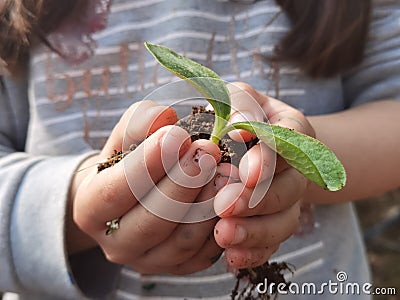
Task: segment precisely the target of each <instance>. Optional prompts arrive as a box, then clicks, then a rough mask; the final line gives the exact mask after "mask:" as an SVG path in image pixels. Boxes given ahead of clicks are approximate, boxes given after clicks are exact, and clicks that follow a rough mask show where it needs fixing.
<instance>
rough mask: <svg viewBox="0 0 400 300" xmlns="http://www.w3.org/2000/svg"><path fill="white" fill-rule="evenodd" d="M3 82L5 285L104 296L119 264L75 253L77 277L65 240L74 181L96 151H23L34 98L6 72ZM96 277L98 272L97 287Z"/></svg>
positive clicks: (1, 257)
mask: <svg viewBox="0 0 400 300" xmlns="http://www.w3.org/2000/svg"><path fill="white" fill-rule="evenodd" d="M0 82H1V85H0V199H1V201H0V268H1V271H0V291H9V292H16V293H18V294H21V295H43V296H44V297H43V299H45V298H49V299H81V298H84V297H94V295H97V296H96V299H99V298H100V297H99V296H100V295H99V294H100V293H101V294H102V296H104V295H106V294H108V293H110V292H112V291H113V289H114V287H115V282H116V278H117V274H118V273H119V272H118V271H119V266H117V265H115V264H111V263H109V262H107V261H106V260H105V258H104V256H103V255H101V251H98V250H97V251H93V254H90V253H84V254H82V257H85V260H83V259H79V255H77V256H75V257H74V258H73V261H76V260H79V261H80V264H79V267H76V272H78V273H77V276H76V278H75V276H73V275H72V272H71V263H70V262H71V261H70V258H69V257H68V254H67V252H66V245H65V217H66V206H67V199H68V193H69V186H70V182H71V180H72V177H73V174H74V172H75V171H76V169H77V167H78V166H79V164H80V163H81V162H82V161H83V160H84V159H86V158H87V157H88V156H90V155H93V152H92V153H86V154H83V155H71V156H56V157H53V156H33V155H30V154H28V153H25V152H23V144H24V143H25V132H26V129H27V119H28V118H25V121H23V120H24V117H23V116H26V115H28V105H27V103H28V102H27V100H26V98H24V97H23V93H22V92H21V90H19V89H24V85H23V84H21V83H19V84H18V85H15V86H13V85H7V84H6V82H7V81H6V80H5V79H4V78H3V79H2V78H1V77H0ZM10 89H11V90H10ZM10 94H12V95H14V96H15V95H18V97H10ZM11 98H12V99H11ZM18 116H20V117H18ZM21 131H25V132H21ZM82 270H85V271H84V274H81V273H82V272H83V271H82ZM74 272H75V270H74ZM88 278H89V279H88ZM90 278H96V280H97V287H96V286H95V285H93V283H92V282H91V281H90ZM98 287H101V288H98ZM28 298H29V297H28Z"/></svg>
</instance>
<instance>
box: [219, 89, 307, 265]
mask: <svg viewBox="0 0 400 300" xmlns="http://www.w3.org/2000/svg"><path fill="white" fill-rule="evenodd" d="M228 88H229V90H230V92H231V96H232V107H233V108H234V109H235V110H236V111H237V113H234V114H233V116H232V120H231V121H232V122H238V121H246V120H248V121H249V120H250V121H263V119H264V113H265V115H266V116H267V118H268V120H269V122H270V123H272V124H276V125H280V126H284V127H288V128H292V129H294V130H297V131H300V132H302V133H305V134H308V135H311V136H314V135H315V134H314V130H313V128H312V127H311V125H310V124H309V122H308V121H307V119H306V118H305V116H304V115H303V114H302V113H301V112H300V111H298V110H296V109H294V108H292V107H290V106H288V105H286V104H285V103H283V102H281V101H278V100H276V99H273V98H269V97H268V96H266V95H263V94H261V93H259V92H257V91H256V90H254V89H253V88H252V87H251V86H249V85H247V84H243V83H238V84H235V85H230V86H229V87H228ZM239 112H240V113H239ZM238 135H240V136H241V137H242V138H243V139H245V140H249V139H250V138H252V136H251V134H249V133H247V132H241V131H237V132H234V133H233V134H232V135H231V137H233V138H234V139H239V136H238ZM273 161H274V152H272V150H270V149H269V148H268V147H267V146H266V145H264V144H261V143H259V144H257V145H256V146H254V147H253V148H251V149H250V150H249V151H248V152H247V153H246V155H245V156H244V157H243V158H242V160H241V162H240V165H239V174H240V178H241V182H242V183H234V184H229V185H227V186H225V187H224V188H223V189H222V190H221V191H220V192H219V193H218V194H217V196H216V198H215V202H214V206H215V210H216V212H217V213H218V214H219V215H220V216H221V217H222V219H221V220H220V221H219V222H218V223H217V224H216V226H215V232H214V236H215V239H216V241H217V243H218V244H219V245H220V246H221V247H223V248H225V249H226V251H225V254H226V260H227V263H228V264H229V265H230V266H231V267H233V268H246V267H255V266H258V265H261V264H263V263H264V262H266V261H267V260H268V259H269V257H270V256H271V255H272V254H273V253H274V252H275V251H277V250H278V248H279V245H280V244H281V243H282V242H283V241H285V240H286V239H288V238H289V237H290V236H291V235H292V234H293V233H294V232H295V231H296V229H297V227H298V225H299V217H300V205H301V199H302V198H303V196H304V193H305V191H306V187H307V185H308V181H307V180H306V179H305V177H303V175H301V174H300V173H298V172H297V171H296V170H295V169H294V168H291V167H289V166H288V165H287V164H286V163H285V162H284V160H283V159H282V158H280V157H278V158H277V161H276V169H275V170H274V169H273V168H274V167H275V164H273V163H272V162H273ZM274 173H275V175H274V178H273V180H272V183H271V184H270V186H269V183H270V181H269V180H268V176H271V175H272V174H274ZM250 197H253V198H254V197H259V198H258V199H257V200H260V202H259V204H258V205H257V206H256V207H254V208H252V209H250V208H249V200H250ZM253 201H254V200H253Z"/></svg>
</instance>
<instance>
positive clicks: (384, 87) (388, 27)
mask: <svg viewBox="0 0 400 300" xmlns="http://www.w3.org/2000/svg"><path fill="white" fill-rule="evenodd" d="M399 83H400V2H399V1H395V0H385V1H380V0H375V1H373V11H372V20H371V24H370V31H369V36H368V42H367V45H366V50H365V57H364V60H363V62H362V64H361V65H360V66H358V67H357V68H355V69H354V70H352V71H351V72H349V73H348V74H346V75H345V76H344V77H343V89H344V90H343V92H344V97H345V100H346V103H347V106H348V107H351V106H356V105H360V104H363V103H367V102H371V101H376V100H399V99H400V84H399Z"/></svg>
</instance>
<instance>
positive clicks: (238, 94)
mask: <svg viewBox="0 0 400 300" xmlns="http://www.w3.org/2000/svg"><path fill="white" fill-rule="evenodd" d="M227 88H228V91H229V93H230V95H231V105H232V109H231V118H230V120H229V123H230V124H232V123H237V122H248V121H257V122H262V121H263V120H264V116H265V114H264V111H263V109H262V107H261V106H260V104H259V102H260V99H259V98H260V94H259V93H258V92H257V91H256V90H255V89H253V88H252V87H251V86H250V85H248V84H246V83H241V82H237V83H230V84H228V85H227ZM229 136H230V137H231V138H232V139H233V140H235V141H238V142H243V141H245V142H248V141H250V140H252V139H254V138H255V136H254V135H253V134H251V133H249V132H248V131H245V130H234V131H231V132H230V133H229Z"/></svg>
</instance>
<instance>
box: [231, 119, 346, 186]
mask: <svg viewBox="0 0 400 300" xmlns="http://www.w3.org/2000/svg"><path fill="white" fill-rule="evenodd" d="M233 129H244V130H246V131H249V132H251V133H252V134H254V135H256V136H257V137H258V138H259V139H260V140H262V141H263V142H264V143H266V144H267V145H268V146H269V147H271V148H272V149H273V150H275V151H276V153H278V154H279V155H280V156H282V157H283V158H284V159H285V160H286V162H287V163H288V164H289V165H291V166H292V167H294V168H295V169H297V170H298V171H299V172H300V173H301V174H303V175H304V176H305V177H306V178H308V179H309V180H311V181H312V182H314V183H316V184H317V185H319V186H321V187H323V188H325V189H327V190H329V191H337V190H340V189H341V188H343V186H344V185H345V183H346V172H345V169H344V167H343V165H342V163H341V162H340V161H339V160H338V158H337V157H336V155H335V154H334V153H333V152H332V151H331V150H330V149H329V148H328V147H327V146H325V145H324V144H323V143H321V142H320V141H319V140H317V139H314V138H312V137H310V136H308V135H305V134H302V133H299V132H297V131H294V130H291V129H288V128H284V127H280V126H277V125H270V124H267V123H261V122H239V123H234V124H231V125H229V126H228V127H227V128H226V129H225V130H224V132H225V133H227V132H229V131H231V130H233Z"/></svg>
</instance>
